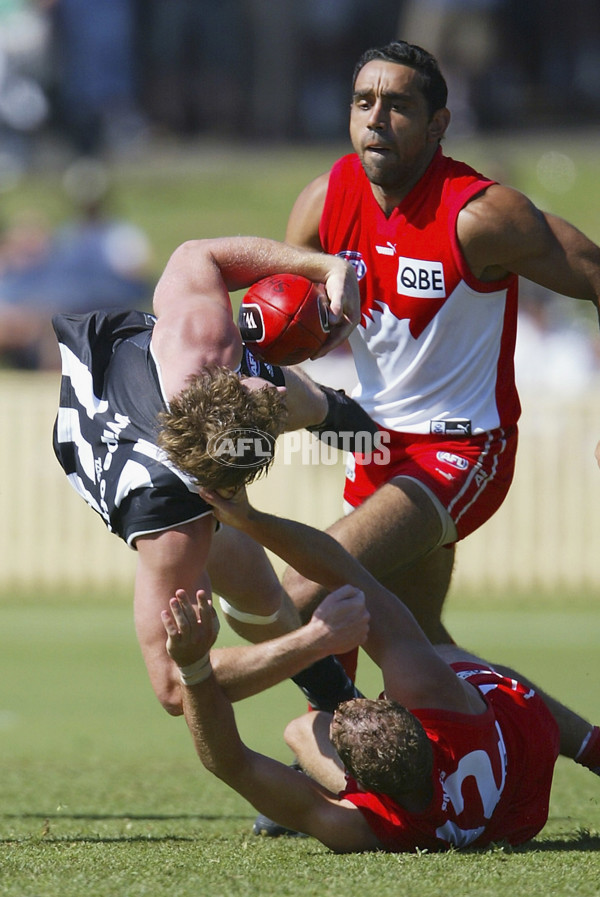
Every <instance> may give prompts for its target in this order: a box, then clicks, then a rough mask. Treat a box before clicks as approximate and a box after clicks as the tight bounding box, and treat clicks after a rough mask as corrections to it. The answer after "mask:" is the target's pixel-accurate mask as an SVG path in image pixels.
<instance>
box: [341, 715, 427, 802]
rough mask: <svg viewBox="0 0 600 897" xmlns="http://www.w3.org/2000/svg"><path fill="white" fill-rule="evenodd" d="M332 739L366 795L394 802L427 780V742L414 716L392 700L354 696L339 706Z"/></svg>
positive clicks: (349, 770) (425, 783)
mask: <svg viewBox="0 0 600 897" xmlns="http://www.w3.org/2000/svg"><path fill="white" fill-rule="evenodd" d="M331 741H332V743H333V746H334V747H335V749H336V751H337V752H338V754H339V757H340V760H341V761H342V763H343V764H344V766H345V767H346V769H347V770H348V772H349V773H350V774H351V775H352V777H353V778H355V779H356V780H357V781H358V782H360V784H361V785H362V786H363V787H364V788H366V789H367V790H368V791H375V792H377V793H379V794H388V795H390V797H395V798H399V797H401V796H402V795H403V794H406V793H407V792H410V791H413V790H414V789H415V788H416V789H423V788H426V787H427V786H428V785H429V784H430V782H431V772H432V769H433V750H432V747H431V742H430V741H429V738H428V737H427V733H426V732H425V730H424V728H423V726H422V725H421V723H420V722H419V720H418V719H417V718H416V716H414V715H413V714H412V713H410V711H408V710H407V709H406V708H405V707H403V706H402V705H401V704H398V703H397V702H396V701H387V700H378V701H371V700H369V699H367V698H355V699H353V700H352V701H346V702H345V703H344V704H340V706H339V707H338V708H337V710H336V711H335V713H334V715H333V722H332V724H331Z"/></svg>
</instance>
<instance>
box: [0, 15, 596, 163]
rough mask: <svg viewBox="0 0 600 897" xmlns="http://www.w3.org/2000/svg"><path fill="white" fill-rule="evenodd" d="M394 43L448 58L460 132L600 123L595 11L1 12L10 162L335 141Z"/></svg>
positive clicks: (2, 96) (0, 99) (0, 85)
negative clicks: (354, 92)
mask: <svg viewBox="0 0 600 897" xmlns="http://www.w3.org/2000/svg"><path fill="white" fill-rule="evenodd" d="M397 37H402V38H404V39H407V40H409V41H412V42H414V43H418V44H421V45H422V46H424V47H426V48H427V49H428V50H430V51H431V52H433V53H434V55H436V56H437V57H438V59H439V61H440V63H441V66H442V69H443V71H444V72H445V74H446V77H447V79H448V81H449V85H450V89H451V96H452V108H453V114H454V125H453V126H454V128H455V129H456V128H459V129H462V130H463V131H466V132H468V131H470V130H480V129H494V128H511V127H512V128H514V127H518V128H523V127H525V128H527V127H539V126H540V125H562V124H565V123H569V122H581V121H587V122H592V121H596V122H598V121H599V120H600V4H599V3H598V0H377V2H373V0H277V2H273V0H218V2H215V0H102V2H101V3H98V2H93V0H0V122H1V125H2V130H3V135H2V136H3V141H2V144H3V152H4V153H7V152H12V153H14V154H15V156H16V157H17V158H18V157H21V159H22V160H24V161H25V160H26V157H27V152H28V143H31V141H32V140H33V139H34V138H35V136H36V135H38V136H39V135H40V133H45V134H53V135H54V136H55V137H57V138H58V139H60V140H61V141H64V142H66V143H67V144H68V145H69V146H70V147H71V148H72V149H73V151H74V152H77V153H78V154H98V153H102V152H103V151H105V150H106V149H107V148H112V149H117V150H118V149H125V148H127V146H129V145H131V144H135V143H136V142H144V141H148V140H152V139H153V138H156V137H158V136H164V135H170V136H172V137H173V138H175V139H185V138H188V137H193V136H196V135H198V134H203V133H211V134H215V135H218V136H222V137H227V138H229V139H232V138H246V139H248V138H253V139H256V140H261V141H262V140H270V141H273V140H275V141H290V140H310V141H313V140H325V139H339V138H340V137H342V136H344V135H345V133H346V109H347V103H348V98H349V82H350V76H351V73H352V69H353V66H354V63H355V61H356V59H357V58H358V56H359V55H360V53H361V52H362V51H363V50H364V49H365V48H367V47H369V46H376V45H381V44H384V43H387V42H388V41H389V40H391V39H394V38H397Z"/></svg>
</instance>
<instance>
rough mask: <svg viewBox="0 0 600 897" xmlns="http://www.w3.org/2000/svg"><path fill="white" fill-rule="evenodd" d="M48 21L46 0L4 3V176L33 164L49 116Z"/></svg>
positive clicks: (0, 140) (0, 12) (0, 62)
mask: <svg viewBox="0 0 600 897" xmlns="http://www.w3.org/2000/svg"><path fill="white" fill-rule="evenodd" d="M49 33H50V29H49V25H48V18H47V15H46V13H45V10H44V9H43V3H42V2H41V0H40V2H36V0H31V2H30V0H2V2H0V144H1V151H0V176H1V177H2V178H3V180H4V181H6V177H7V175H12V176H17V177H18V175H19V174H20V173H21V171H22V169H23V168H25V167H26V166H27V164H28V159H29V153H30V150H31V138H32V136H34V135H35V134H37V133H38V131H39V130H40V128H41V127H42V126H43V125H44V123H45V122H46V120H47V117H48V113H49V104H48V100H47V98H46V94H45V92H44V90H43V89H42V84H44V83H45V82H46V81H47V80H48V66H49V53H48V49H49Z"/></svg>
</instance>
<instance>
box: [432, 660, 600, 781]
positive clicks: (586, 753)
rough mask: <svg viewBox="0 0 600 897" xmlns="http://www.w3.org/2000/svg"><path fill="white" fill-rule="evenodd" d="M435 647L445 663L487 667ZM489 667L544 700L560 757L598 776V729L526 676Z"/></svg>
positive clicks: (599, 732) (504, 668) (599, 739)
mask: <svg viewBox="0 0 600 897" xmlns="http://www.w3.org/2000/svg"><path fill="white" fill-rule="evenodd" d="M436 647H437V652H438V654H440V656H441V657H443V658H444V660H445V661H446V663H456V662H460V661H463V660H467V661H469V662H471V661H472V662H474V663H484V664H486V663H487V661H482V660H481V658H480V657H478V656H477V655H475V654H470V653H469V652H467V651H464V650H463V649H462V648H459V647H458V646H457V645H438V646H436ZM492 666H493V667H494V669H495V670H498V672H499V673H502V675H503V676H508V677H509V678H510V679H517V680H518V681H519V682H522V683H523V685H526V686H528V687H529V688H531V689H533V690H534V691H536V692H537V693H538V694H539V695H540V696H541V697H542V698H543V700H544V703H545V704H546V706H547V707H548V709H549V711H550V713H551V714H552V716H553V717H554V719H555V720H556V724H557V725H558V729H559V732H560V753H561V754H562V756H563V757H568V758H569V759H570V760H575V761H576V762H577V763H579V764H581V765H582V766H586V767H587V768H588V769H591V771H592V772H595V773H596V774H597V775H600V729H598V727H597V726H593V725H592V724H591V723H590V722H588V720H587V719H585V718H584V717H582V716H579V714H578V713H576V712H575V711H574V710H571V709H570V708H569V707H566V706H565V705H564V704H561V702H560V701H558V700H557V699H556V698H553V697H552V696H551V695H549V694H548V692H546V691H543V689H541V688H539V686H538V685H536V684H535V683H534V682H532V681H531V680H530V679H528V678H527V677H526V676H523V675H522V673H520V672H517V671H515V670H513V669H512V668H511V667H507V666H504V665H503V664H498V663H492Z"/></svg>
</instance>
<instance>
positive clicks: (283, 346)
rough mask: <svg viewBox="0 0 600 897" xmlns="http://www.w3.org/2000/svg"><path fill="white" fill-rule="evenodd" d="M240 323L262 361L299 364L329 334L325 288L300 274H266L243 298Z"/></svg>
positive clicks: (320, 344)
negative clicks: (268, 275)
mask: <svg viewBox="0 0 600 897" xmlns="http://www.w3.org/2000/svg"><path fill="white" fill-rule="evenodd" d="M238 326H239V329H240V333H241V335H242V339H243V340H244V342H245V343H246V345H247V346H248V347H249V348H250V349H251V350H252V352H254V354H255V355H258V356H259V358H262V360H263V361H267V362H269V363H270V364H283V365H289V364H299V363H300V362H301V361H306V360H307V358H310V357H311V356H312V355H314V354H315V353H316V352H317V351H318V350H319V349H320V348H321V346H322V345H323V343H324V342H325V340H326V339H327V337H328V336H329V317H328V303H327V299H326V297H325V290H324V289H323V287H322V286H319V285H316V284H314V283H312V281H310V280H307V278H306V277H300V276H299V275H297V274H273V275H271V276H270V277H265V278H263V280H259V281H257V283H255V284H253V285H252V286H251V287H250V289H249V290H248V292H247V293H246V295H245V296H244V298H243V299H242V304H241V305H240V312H239V318H238Z"/></svg>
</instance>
